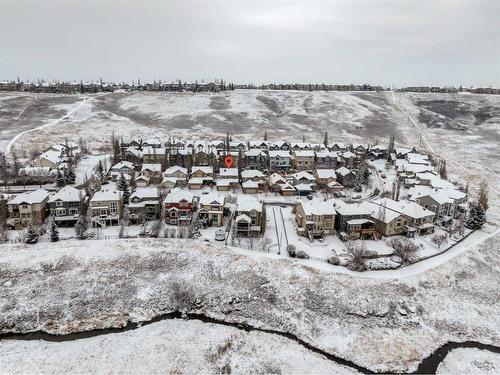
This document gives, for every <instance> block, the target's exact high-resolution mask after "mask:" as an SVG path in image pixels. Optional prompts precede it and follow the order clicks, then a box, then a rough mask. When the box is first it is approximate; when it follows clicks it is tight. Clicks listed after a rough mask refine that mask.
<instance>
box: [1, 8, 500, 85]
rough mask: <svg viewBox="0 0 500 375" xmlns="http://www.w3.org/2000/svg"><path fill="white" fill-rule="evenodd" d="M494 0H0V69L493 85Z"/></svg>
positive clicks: (6, 75) (5, 75)
mask: <svg viewBox="0 0 500 375" xmlns="http://www.w3.org/2000/svg"><path fill="white" fill-rule="evenodd" d="M499 20H500V1H498V0H491V1H490V0H471V1H463V0H448V1H443V0H415V1H409V0H408V1H406V0H388V1H380V0H346V1H302V2H295V1H271V0H266V1H255V0H252V1H248V0H241V1H240V0H231V1H229V0H227V1H211V0H205V1H202V0H198V1H192V0H187V1H186V0H179V1H177V0H173V1H146V0H134V1H131V0H128V1H123V0H122V1H118V0H99V1H97V0H65V1H61V0H0V79H15V78H16V76H19V77H21V78H24V79H36V78H37V77H42V78H45V79H47V80H51V79H54V78H58V79H65V80H66V79H68V80H80V79H83V80H92V79H94V80H95V79H98V78H99V77H101V76H102V77H103V79H105V80H115V81H123V80H125V81H131V80H133V79H137V78H141V79H142V80H143V81H145V80H153V79H163V80H167V81H171V80H175V79H177V78H182V79H183V80H187V81H190V80H195V79H198V80H201V79H205V80H211V79H214V78H225V79H227V80H229V81H233V82H240V83H246V82H253V83H267V82H320V83H321V82H326V83H372V84H384V85H387V84H390V83H395V84H396V85H398V86H403V85H412V84H436V85H460V84H462V85H467V86H469V85H474V86H488V85H493V86H500V21H499Z"/></svg>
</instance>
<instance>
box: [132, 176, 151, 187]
mask: <svg viewBox="0 0 500 375" xmlns="http://www.w3.org/2000/svg"><path fill="white" fill-rule="evenodd" d="M134 182H135V186H137V187H147V186H149V183H150V178H149V177H148V176H145V175H142V174H140V175H138V176H137V177H136V178H135V179H134Z"/></svg>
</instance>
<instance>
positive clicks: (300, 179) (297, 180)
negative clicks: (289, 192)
mask: <svg viewBox="0 0 500 375" xmlns="http://www.w3.org/2000/svg"><path fill="white" fill-rule="evenodd" d="M292 184H293V186H296V185H299V184H307V185H310V186H311V187H314V186H316V177H314V176H313V175H312V174H310V173H309V172H306V171H300V172H297V173H294V174H293V175H292Z"/></svg>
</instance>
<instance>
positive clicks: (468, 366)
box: [436, 348, 500, 375]
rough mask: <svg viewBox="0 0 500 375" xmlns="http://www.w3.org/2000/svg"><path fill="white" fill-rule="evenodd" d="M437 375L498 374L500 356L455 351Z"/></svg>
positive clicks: (486, 352) (487, 353)
mask: <svg viewBox="0 0 500 375" xmlns="http://www.w3.org/2000/svg"><path fill="white" fill-rule="evenodd" d="M436 373H437V374H491V375H493V374H498V373H500V354H496V353H492V352H490V351H487V350H480V349H465V348H460V349H454V350H452V351H451V352H450V353H448V355H447V356H446V358H445V359H444V361H443V362H441V364H440V365H439V367H438V369H437V372H436Z"/></svg>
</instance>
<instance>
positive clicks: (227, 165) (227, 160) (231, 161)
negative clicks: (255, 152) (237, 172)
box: [224, 155, 233, 168]
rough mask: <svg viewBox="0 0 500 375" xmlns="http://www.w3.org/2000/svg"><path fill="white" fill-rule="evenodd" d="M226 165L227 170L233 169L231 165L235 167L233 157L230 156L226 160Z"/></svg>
mask: <svg viewBox="0 0 500 375" xmlns="http://www.w3.org/2000/svg"><path fill="white" fill-rule="evenodd" d="M224 164H226V167H227V168H231V165H233V157H232V156H231V155H228V156H226V157H225V158H224Z"/></svg>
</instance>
